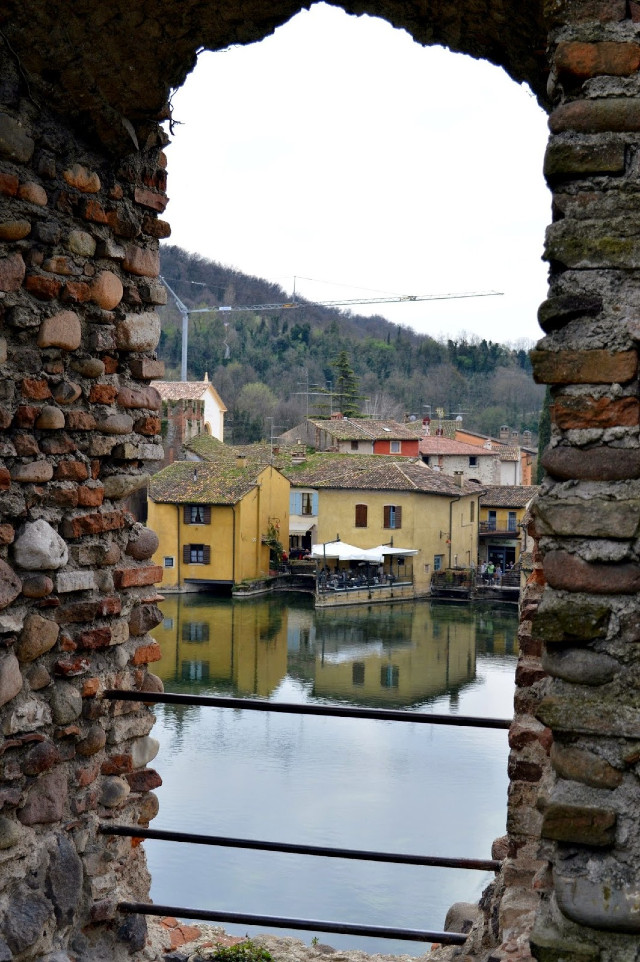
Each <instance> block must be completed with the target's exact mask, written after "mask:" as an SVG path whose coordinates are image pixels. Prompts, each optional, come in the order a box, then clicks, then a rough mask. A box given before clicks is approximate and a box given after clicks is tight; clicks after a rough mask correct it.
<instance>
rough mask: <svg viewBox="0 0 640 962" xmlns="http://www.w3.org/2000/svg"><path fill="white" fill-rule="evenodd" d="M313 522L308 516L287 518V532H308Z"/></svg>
mask: <svg viewBox="0 0 640 962" xmlns="http://www.w3.org/2000/svg"><path fill="white" fill-rule="evenodd" d="M313 527H314V522H313V521H309V520H308V518H289V534H308V533H309V531H311V529H312V528H313Z"/></svg>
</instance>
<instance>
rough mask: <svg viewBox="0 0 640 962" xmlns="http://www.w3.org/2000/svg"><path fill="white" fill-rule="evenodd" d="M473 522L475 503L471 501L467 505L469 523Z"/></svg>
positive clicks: (474, 518)
mask: <svg viewBox="0 0 640 962" xmlns="http://www.w3.org/2000/svg"><path fill="white" fill-rule="evenodd" d="M475 520H476V503H475V501H471V502H470V503H469V521H475Z"/></svg>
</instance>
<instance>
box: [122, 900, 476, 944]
mask: <svg viewBox="0 0 640 962" xmlns="http://www.w3.org/2000/svg"><path fill="white" fill-rule="evenodd" d="M118 909H119V911H120V912H129V913H131V914H134V915H160V916H165V915H168V916H173V917H174V918H178V919H180V918H183V919H199V920H201V921H202V922H236V923H238V924H242V925H266V926H267V927H268V928H273V929H304V930H305V931H309V932H337V933H340V934H341V935H370V936H375V937H377V938H379V939H404V940H406V941H411V942H440V943H442V945H464V943H465V942H466V940H467V936H466V935H463V934H462V933H460V932H433V931H426V930H425V931H423V930H421V929H394V928H387V927H386V926H382V925H351V924H350V923H348V922H324V921H319V920H318V919H288V918H283V917H281V916H278V915H245V914H243V913H240V912H212V911H210V910H208V909H187V908H181V907H179V906H176V905H148V904H147V903H145V902H119V903H118Z"/></svg>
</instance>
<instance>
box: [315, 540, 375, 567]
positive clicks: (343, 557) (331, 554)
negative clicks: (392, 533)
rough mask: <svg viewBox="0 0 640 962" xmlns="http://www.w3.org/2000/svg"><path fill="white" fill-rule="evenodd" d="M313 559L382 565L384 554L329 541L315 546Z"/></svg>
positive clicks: (341, 542) (371, 549)
mask: <svg viewBox="0 0 640 962" xmlns="http://www.w3.org/2000/svg"><path fill="white" fill-rule="evenodd" d="M311 557H312V558H317V559H318V560H323V559H325V558H337V559H338V561H369V562H371V564H380V562H381V561H382V560H383V553H382V551H381V550H380V549H379V548H356V547H355V545H352V544H347V542H346V541H327V542H326V543H325V544H314V546H313V548H312V549H311Z"/></svg>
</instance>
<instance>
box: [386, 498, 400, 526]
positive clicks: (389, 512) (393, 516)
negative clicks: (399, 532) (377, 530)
mask: <svg viewBox="0 0 640 962" xmlns="http://www.w3.org/2000/svg"><path fill="white" fill-rule="evenodd" d="M384 526H385V528H401V527H402V508H401V506H400V505H399V504H385V506H384Z"/></svg>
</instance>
